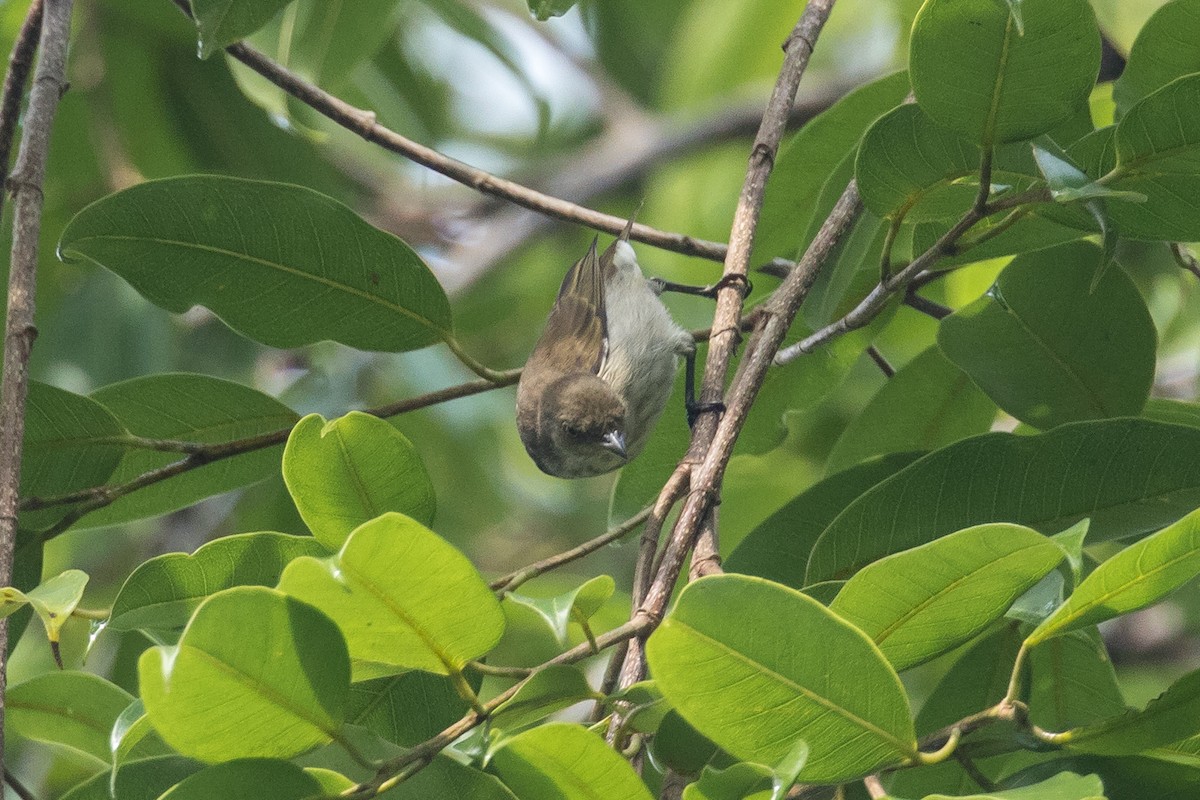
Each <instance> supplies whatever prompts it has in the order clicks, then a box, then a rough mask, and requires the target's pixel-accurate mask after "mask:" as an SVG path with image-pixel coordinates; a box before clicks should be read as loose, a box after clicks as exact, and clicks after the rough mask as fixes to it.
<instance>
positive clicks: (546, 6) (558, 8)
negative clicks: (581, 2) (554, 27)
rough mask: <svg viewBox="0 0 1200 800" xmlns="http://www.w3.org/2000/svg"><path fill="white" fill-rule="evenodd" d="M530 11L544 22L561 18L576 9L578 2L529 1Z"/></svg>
mask: <svg viewBox="0 0 1200 800" xmlns="http://www.w3.org/2000/svg"><path fill="white" fill-rule="evenodd" d="M528 2H529V11H530V13H532V14H533V15H534V16H535V17H537V18H538V19H539V20H541V21H542V22H545V21H546V20H548V19H550V18H551V17H561V16H562V15H563V14H565V13H567V12H568V11H570V10H571V9H572V8H574V7H575V3H576V2H578V0H528Z"/></svg>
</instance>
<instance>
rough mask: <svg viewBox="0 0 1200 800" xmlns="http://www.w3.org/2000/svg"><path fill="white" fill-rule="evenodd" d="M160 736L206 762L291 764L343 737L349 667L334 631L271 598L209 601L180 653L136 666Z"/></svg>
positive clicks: (294, 604) (247, 592)
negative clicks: (274, 760) (279, 760)
mask: <svg viewBox="0 0 1200 800" xmlns="http://www.w3.org/2000/svg"><path fill="white" fill-rule="evenodd" d="M138 676H139V678H140V681H141V689H142V700H143V701H144V702H145V704H146V713H147V714H148V715H149V716H150V721H151V722H152V723H153V724H154V727H155V729H156V730H157V731H158V732H159V733H160V734H161V735H162V737H163V739H165V740H166V741H167V743H168V744H170V745H171V746H172V747H174V748H175V749H176V750H177V751H179V752H180V753H182V754H184V755H188V756H192V757H194V758H198V759H201V760H203V761H209V762H218V761H230V760H233V759H237V758H253V757H266V758H274V757H278V758H287V757H290V756H293V755H296V754H298V753H302V752H304V751H305V750H309V749H311V748H313V747H315V746H317V745H319V744H324V743H326V742H328V741H330V740H331V739H334V738H337V736H338V730H339V728H340V727H341V723H342V717H343V713H344V708H345V705H346V695H347V692H348V691H349V686H350V661H349V657H348V656H347V653H346V645H345V643H344V642H343V641H342V637H341V634H340V632H339V631H338V629H337V627H336V626H335V625H334V624H333V623H332V622H330V620H329V619H328V618H327V617H325V616H324V615H323V614H321V613H319V612H318V611H317V610H316V609H314V608H312V607H311V606H309V605H306V604H304V603H301V602H298V601H297V600H295V599H293V598H291V597H287V596H285V595H283V594H281V593H279V592H277V591H275V590H273V589H267V588H263V587H258V586H240V587H236V588H233V589H226V590H225V591H222V592H219V593H217V594H215V595H213V596H211V597H209V598H208V599H207V600H205V601H204V602H203V603H202V604H201V605H200V607H199V608H197V609H196V613H195V614H194V615H193V616H192V620H191V622H189V623H188V626H187V628H186V629H185V630H184V632H183V636H181V637H180V639H179V644H178V645H177V646H173V647H152V648H150V649H149V650H147V651H146V652H144V653H142V656H141V658H140V659H139V660H138Z"/></svg>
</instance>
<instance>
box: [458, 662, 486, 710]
mask: <svg viewBox="0 0 1200 800" xmlns="http://www.w3.org/2000/svg"><path fill="white" fill-rule="evenodd" d="M450 683H451V685H452V686H454V691H456V692H458V696H459V697H461V698H462V699H463V700H466V701H467V704H468V705H470V706H471V708H472V709H473V710H474V711H475V713H476V714H478V715H479V716H481V717H486V716H487V713H488V710H487V709H486V708H484V707H483V703H482V702H480V700H479V695H477V694H475V690H474V689H472V688H471V684H469V683H467V679H466V678H465V677H463V674H462V670H461V669H454V668H451V670H450Z"/></svg>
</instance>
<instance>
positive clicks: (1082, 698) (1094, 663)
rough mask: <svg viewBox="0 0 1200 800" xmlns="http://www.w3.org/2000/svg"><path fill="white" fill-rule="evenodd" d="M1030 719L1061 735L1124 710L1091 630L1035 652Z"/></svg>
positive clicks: (1058, 639)
mask: <svg viewBox="0 0 1200 800" xmlns="http://www.w3.org/2000/svg"><path fill="white" fill-rule="evenodd" d="M1029 666H1030V674H1031V675H1032V683H1031V685H1030V689H1029V718H1030V720H1031V721H1032V722H1033V723H1034V724H1035V725H1038V726H1040V727H1041V728H1043V729H1045V730H1049V731H1063V730H1066V729H1068V728H1074V727H1078V726H1080V725H1090V724H1092V723H1094V722H1099V721H1100V720H1102V719H1106V718H1108V717H1113V716H1116V715H1118V714H1121V713H1122V712H1124V711H1125V709H1126V706H1125V698H1124V697H1122V696H1121V688H1120V687H1119V686H1118V685H1117V676H1116V673H1115V672H1113V666H1112V662H1110V661H1109V660H1108V652H1107V651H1106V650H1105V648H1104V642H1103V640H1101V638H1100V634H1099V633H1098V632H1097V631H1096V629H1095V628H1086V629H1084V630H1079V631H1072V632H1071V633H1068V634H1066V635H1065V636H1058V637H1055V638H1054V639H1051V640H1050V641H1048V642H1044V643H1043V644H1042V645H1041V646H1040V647H1036V648H1034V650H1033V652H1032V653H1031V654H1030V659H1029Z"/></svg>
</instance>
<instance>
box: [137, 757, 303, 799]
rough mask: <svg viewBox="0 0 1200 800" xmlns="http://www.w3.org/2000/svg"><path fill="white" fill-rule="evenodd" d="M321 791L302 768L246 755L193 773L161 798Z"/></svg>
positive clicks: (279, 795)
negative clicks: (246, 756) (243, 757)
mask: <svg viewBox="0 0 1200 800" xmlns="http://www.w3.org/2000/svg"><path fill="white" fill-rule="evenodd" d="M319 794H322V790H321V784H320V783H319V782H318V781H317V779H316V778H314V777H313V776H312V775H309V774H308V773H307V772H305V771H304V769H303V768H302V767H298V766H296V765H295V764H291V763H289V762H287V761H277V760H275V759H271V758H245V759H240V760H238V761H230V762H228V763H225V764H217V765H216V766H213V767H207V768H205V769H202V770H200V771H199V772H197V773H196V774H195V775H190V776H188V777H187V778H185V779H184V780H183V781H182V782H180V783H179V784H177V785H176V786H174V787H173V788H172V789H171V790H170V791H168V792H165V793H164V794H163V796H162V798H161V800H212V799H213V798H216V797H220V798H221V800H304V798H309V797H312V796H314V795H319Z"/></svg>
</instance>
